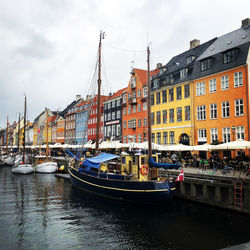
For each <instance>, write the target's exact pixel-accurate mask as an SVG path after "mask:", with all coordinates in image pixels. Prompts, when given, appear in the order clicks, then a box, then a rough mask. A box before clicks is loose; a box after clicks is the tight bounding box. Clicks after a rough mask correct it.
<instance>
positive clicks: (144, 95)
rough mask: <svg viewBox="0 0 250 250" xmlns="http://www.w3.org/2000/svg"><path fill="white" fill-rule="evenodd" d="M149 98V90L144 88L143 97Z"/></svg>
mask: <svg viewBox="0 0 250 250" xmlns="http://www.w3.org/2000/svg"><path fill="white" fill-rule="evenodd" d="M147 96H148V89H147V87H144V88H143V97H147Z"/></svg>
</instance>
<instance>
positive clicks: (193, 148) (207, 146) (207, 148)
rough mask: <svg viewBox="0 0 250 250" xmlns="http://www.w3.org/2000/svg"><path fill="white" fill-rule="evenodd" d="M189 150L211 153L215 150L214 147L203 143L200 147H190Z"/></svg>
mask: <svg viewBox="0 0 250 250" xmlns="http://www.w3.org/2000/svg"><path fill="white" fill-rule="evenodd" d="M190 148H191V150H193V151H211V150H214V149H215V145H210V144H207V143H205V144H202V145H196V146H191V147H190Z"/></svg>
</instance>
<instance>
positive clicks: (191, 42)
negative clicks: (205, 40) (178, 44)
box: [190, 39, 200, 49]
mask: <svg viewBox="0 0 250 250" xmlns="http://www.w3.org/2000/svg"><path fill="white" fill-rule="evenodd" d="M199 45H200V40H197V39H194V40H192V41H190V49H193V48H195V47H197V46H199Z"/></svg>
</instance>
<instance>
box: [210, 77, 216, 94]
mask: <svg viewBox="0 0 250 250" xmlns="http://www.w3.org/2000/svg"><path fill="white" fill-rule="evenodd" d="M216 91H217V86H216V79H211V80H209V93H214V92H216Z"/></svg>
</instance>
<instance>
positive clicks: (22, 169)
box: [12, 95, 34, 174]
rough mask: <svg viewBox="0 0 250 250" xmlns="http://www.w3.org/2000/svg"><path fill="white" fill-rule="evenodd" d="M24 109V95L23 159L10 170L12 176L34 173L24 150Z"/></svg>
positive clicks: (25, 100) (25, 106)
mask: <svg viewBox="0 0 250 250" xmlns="http://www.w3.org/2000/svg"><path fill="white" fill-rule="evenodd" d="M26 109H27V98H26V95H24V125H23V159H22V161H23V162H22V163H21V164H19V165H17V167H15V166H14V167H13V168H12V173H13V174H30V173H33V172H34V168H33V167H32V166H31V165H30V164H28V163H27V161H28V158H27V156H26V150H25V144H26V142H25V140H26V133H25V131H26Z"/></svg>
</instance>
